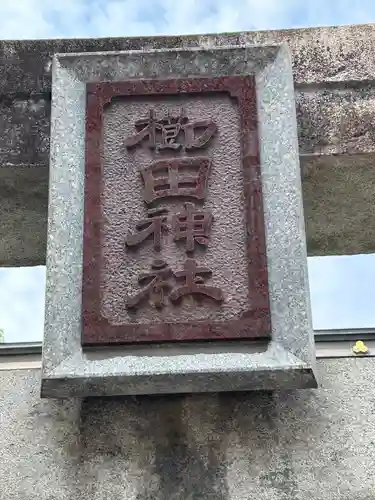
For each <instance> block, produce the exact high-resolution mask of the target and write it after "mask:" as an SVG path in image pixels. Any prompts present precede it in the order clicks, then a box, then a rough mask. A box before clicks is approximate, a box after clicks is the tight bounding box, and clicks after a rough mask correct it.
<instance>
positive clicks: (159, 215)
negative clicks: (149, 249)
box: [125, 208, 168, 252]
mask: <svg viewBox="0 0 375 500" xmlns="http://www.w3.org/2000/svg"><path fill="white" fill-rule="evenodd" d="M167 213H168V210H167V209H166V208H157V209H154V210H148V211H147V219H142V220H141V221H139V222H138V223H137V224H136V226H135V227H136V230H137V232H136V233H134V234H132V233H130V232H129V233H128V235H127V236H126V239H125V243H126V245H127V246H128V247H133V246H137V245H139V244H140V243H142V242H143V241H145V239H147V238H148V237H149V236H151V235H153V237H154V249H155V250H156V251H157V252H160V250H161V234H162V231H163V230H166V229H167V225H166V220H167V217H166V216H165V214H167Z"/></svg>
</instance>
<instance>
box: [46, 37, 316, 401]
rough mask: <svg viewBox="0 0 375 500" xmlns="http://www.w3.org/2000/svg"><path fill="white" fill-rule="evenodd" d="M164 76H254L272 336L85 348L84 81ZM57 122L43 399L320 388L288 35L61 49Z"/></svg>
mask: <svg viewBox="0 0 375 500" xmlns="http://www.w3.org/2000/svg"><path fill="white" fill-rule="evenodd" d="M144 61H147V64H144ZM156 69H157V71H158V72H156ZM156 75H157V77H158V78H169V77H170V78H179V77H183V76H187V77H202V76H207V75H208V76H213V77H215V76H228V75H254V76H255V81H256V94H257V111H258V119H259V128H258V131H259V144H260V159H261V174H262V176H261V177H262V190H263V204H264V217H265V226H266V248H267V267H268V285H269V297H270V308H271V322H272V339H271V341H269V342H267V341H262V342H255V341H251V342H249V341H242V340H238V341H236V342H225V341H222V342H206V343H203V344H202V343H201V342H194V343H177V342H176V343H175V344H174V345H168V344H164V345H160V344H153V345H152V346H147V345H143V346H121V347H120V346H118V347H116V348H115V349H114V348H112V349H110V348H98V347H97V348H86V349H83V348H82V346H81V326H82V265H83V244H82V242H83V211H84V161H85V158H84V134H85V105H86V93H85V89H86V84H87V83H98V82H100V81H103V80H106V81H121V80H129V79H150V78H155V77H156ZM51 123H52V124H51V155H50V174H49V175H50V186H49V212H48V213H49V217H48V245H47V279H46V306H45V332H44V343H43V361H42V374H41V377H42V387H41V394H42V397H59V398H60V397H62V398H64V397H86V396H110V395H130V394H133V395H134V394H162V393H164V394H165V393H186V392H215V391H234V390H242V391H244V390H278V389H290V388H303V387H316V386H317V381H316V377H315V349H314V336H313V329H312V320H311V311H310V298H309V288H308V272H307V252H306V237H305V228H304V220H303V203H302V189H301V173H300V166H299V156H298V141H297V124H296V110H295V100H294V86H293V73H292V64H291V58H290V53H289V50H288V47H287V46H286V45H285V44H282V45H267V46H261V45H256V46H237V47H211V48H207V49H203V48H193V49H181V50H175V49H171V50H168V49H166V50H159V51H150V52H146V51H129V52H112V53H80V54H57V55H55V57H54V61H53V87H52V113H51ZM187 344H189V345H187Z"/></svg>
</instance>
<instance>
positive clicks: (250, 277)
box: [42, 45, 316, 397]
mask: <svg viewBox="0 0 375 500" xmlns="http://www.w3.org/2000/svg"><path fill="white" fill-rule="evenodd" d="M52 78H53V84H52V110H51V160H50V170H49V172H50V174H49V175H50V179H49V210H48V248H47V280H46V307H45V311H46V313H45V318H46V320H45V331H44V342H43V367H42V395H43V396H45V397H72V396H73V397H74V396H78V397H86V396H109V395H111V396H113V395H120V394H162V393H164V394H165V393H183V392H185V393H190V392H207V391H214V392H216V391H233V390H241V391H243V390H277V389H281V388H283V389H288V388H297V387H315V386H316V379H315V373H314V366H315V365H314V336H313V330H312V322H311V315H310V302H309V288H308V273H307V254H306V238H305V231H304V220H303V203H302V190H301V174H300V165H299V155H298V140H297V124H296V113H295V100H294V88H293V73H292V65H291V58H290V54H289V51H288V48H287V47H286V46H285V45H280V46H279V45H274V46H251V47H250V46H241V47H211V48H207V47H200V48H195V49H177V50H174V49H173V50H170V49H165V50H156V51H154V50H150V51H139V52H138V51H123V52H113V53H112V52H111V53H78V54H57V55H55V56H54V61H53V68H52Z"/></svg>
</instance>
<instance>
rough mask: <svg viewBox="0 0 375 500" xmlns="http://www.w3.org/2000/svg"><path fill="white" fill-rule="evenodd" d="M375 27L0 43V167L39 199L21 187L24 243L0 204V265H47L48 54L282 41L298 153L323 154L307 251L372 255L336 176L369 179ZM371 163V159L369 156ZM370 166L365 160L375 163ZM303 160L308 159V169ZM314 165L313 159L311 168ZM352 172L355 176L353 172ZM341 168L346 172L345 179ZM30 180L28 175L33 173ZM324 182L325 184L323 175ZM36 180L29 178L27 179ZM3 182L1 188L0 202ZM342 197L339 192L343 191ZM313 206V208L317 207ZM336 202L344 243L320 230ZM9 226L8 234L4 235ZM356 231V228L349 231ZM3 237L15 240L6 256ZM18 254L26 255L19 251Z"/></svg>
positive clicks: (308, 191)
mask: <svg viewBox="0 0 375 500" xmlns="http://www.w3.org/2000/svg"><path fill="white" fill-rule="evenodd" d="M374 40H375V25H360V26H342V27H330V28H312V29H298V30H282V31H259V32H248V33H236V34H222V35H194V36H183V37H180V36H178V37H177V36H175V37H154V38H152V37H148V38H138V39H136V38H130V39H122V38H117V39H90V40H76V39H72V40H40V41H3V42H1V43H0V98H1V103H0V107H1V111H2V113H1V114H2V119H1V120H0V131H1V134H0V165H1V168H2V169H5V168H10V169H11V174H12V175H14V176H18V168H14V167H19V166H20V165H22V166H23V165H27V166H31V167H33V168H34V166H35V165H41V166H43V168H42V169H41V170H39V171H38V175H39V176H40V177H39V178H40V181H41V192H40V195H41V198H40V199H39V198H37V197H34V198H33V205H35V207H37V208H36V209H35V210H34V209H32V210H30V209H29V208H27V203H28V199H29V198H30V196H32V195H30V193H29V192H28V181H27V179H25V182H26V184H23V183H19V188H18V191H17V198H18V203H19V204H20V205H21V207H22V208H21V209H22V213H23V219H24V221H25V222H24V224H26V225H27V226H28V227H29V228H30V230H31V233H34V237H33V238H32V239H30V240H28V241H26V236H25V233H23V232H22V225H21V224H20V223H19V221H18V219H17V216H16V217H14V216H13V213H15V214H17V213H18V211H19V210H20V207H19V205H18V204H17V203H16V202H14V203H13V202H12V203H11V205H10V206H8V205H7V204H6V203H4V202H1V204H0V209H1V212H2V215H3V219H2V221H3V225H2V227H1V228H0V241H1V242H3V243H2V244H1V245H0V264H2V265H18V264H20V263H21V262H22V263H23V264H41V263H44V260H45V227H46V218H47V210H46V206H47V203H46V199H47V189H45V188H44V189H43V187H42V186H45V187H46V179H47V176H48V172H47V169H48V142H49V113H50V92H51V66H52V56H53V54H54V53H63V52H96V51H123V50H130V49H131V50H152V49H153V48H156V49H161V48H169V49H173V48H181V47H186V48H188V47H198V46H203V47H207V48H209V47H213V46H217V45H219V46H226V45H241V44H270V43H277V44H278V43H282V42H287V43H288V44H289V46H290V49H291V52H292V57H293V70H294V80H295V85H296V105H297V112H298V118H299V139H300V153H301V155H302V156H305V155H307V156H308V157H310V156H315V155H321V156H323V158H322V159H321V160H319V165H320V166H321V168H320V169H319V172H321V173H322V174H321V177H318V176H317V175H315V176H314V184H311V179H310V177H309V176H307V177H305V176H304V177H303V189H304V198H305V206H306V220H307V241H308V250H309V253H310V254H341V253H360V252H371V251H374V250H375V245H374V241H375V228H373V229H372V228H369V227H368V226H364V225H359V223H360V222H361V220H359V219H358V215H357V214H355V213H354V211H353V210H351V209H350V207H351V206H353V205H355V206H360V208H361V212H371V211H372V209H371V206H370V205H369V204H368V203H367V199H366V200H364V199H362V196H361V190H359V191H358V190H357V191H354V190H351V189H350V188H349V187H348V189H347V190H346V191H345V192H344V194H343V195H342V192H341V191H342V187H343V186H342V184H341V177H342V175H347V176H351V175H355V176H357V177H358V181H359V184H361V186H363V185H364V183H365V177H366V172H365V171H363V169H362V166H361V162H360V161H359V160H358V159H357V158H356V155H357V154H363V153H369V154H370V155H373V154H374V146H373V144H374V141H373V137H374V135H375V131H374V130H375V129H374V125H373V123H374V118H375V117H374V106H373V103H374V89H373V80H374V75H375V62H374V58H373V53H374V49H375V47H374V45H375V41H374ZM332 155H335V156H336V155H339V156H338V160H339V161H340V162H342V163H343V165H344V167H343V169H344V170H341V169H339V170H340V171H339V170H337V169H336V170H333V171H332V172H331V171H329V170H330V168H331V167H330V166H331V164H332V161H331V159H330V157H331V156H332ZM374 159H375V158H371V160H374ZM371 160H370V161H371ZM306 161H307V159H306V158H304V163H305V162H306ZM314 165H316V163H315V160H313V161H312V163H311V164H310V166H311V168H314ZM354 170H356V172H355V173H354V174H353V173H352V171H354ZM342 172H344V173H343V174H342ZM30 175H31V177H30V179H31V178H32V177H34V174H30ZM327 176H328V177H329V178H330V185H329V186H327V184H326V182H325V179H326V177H327ZM30 182H32V180H30ZM6 189H7V188H6V186H4V185H3V183H2V182H0V199H1V198H2V195H3V191H4V190H5V191H6ZM339 193H340V195H339ZM316 198H318V199H319V207H320V208H319V210H318V209H317V210H314V211H312V212H310V211H309V207H311V206H316V205H317V201H316ZM332 205H334V206H337V207H338V208H339V212H340V213H341V212H347V213H348V216H349V217H348V218H346V221H345V222H342V223H338V224H337V221H336V218H334V219H333V220H332V224H331V225H332V226H335V227H334V228H333V227H332V228H331V229H330V231H331V232H332V230H334V231H340V233H341V234H342V236H343V237H342V240H341V242H340V243H336V240H335V239H334V238H331V236H330V233H329V232H328V233H327V232H326V217H325V214H326V212H327V211H330V207H331V206H332ZM39 214H40V216H39ZM8 228H11V230H10V232H9V229H8ZM353 228H356V229H355V230H354V232H353ZM7 239H11V240H13V241H15V242H16V241H18V244H17V245H15V246H14V247H13V248H12V251H10V250H9V247H8V245H6V244H5V241H6V240H7ZM21 254H22V257H20V255H21Z"/></svg>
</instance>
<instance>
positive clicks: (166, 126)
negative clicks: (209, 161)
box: [125, 109, 217, 151]
mask: <svg viewBox="0 0 375 500" xmlns="http://www.w3.org/2000/svg"><path fill="white" fill-rule="evenodd" d="M134 125H135V128H136V129H137V130H138V131H137V132H136V133H135V134H134V135H132V136H130V137H127V138H126V139H125V145H126V146H127V147H128V148H132V147H135V146H137V145H138V144H140V143H141V142H142V141H144V140H145V139H148V143H147V144H148V147H150V148H151V149H155V150H156V151H160V150H163V149H171V150H178V149H180V148H182V149H185V150H190V149H197V148H201V147H203V146H205V145H206V144H207V143H208V141H209V140H210V139H211V137H212V136H213V135H214V134H215V132H216V130H217V127H216V124H215V123H214V122H213V121H212V120H196V121H193V122H190V121H189V118H188V117H187V116H186V114H185V111H184V109H182V110H181V113H180V114H178V115H173V114H170V113H167V114H166V115H165V116H162V117H161V118H157V116H156V112H155V110H154V109H150V110H149V113H148V116H147V117H146V118H141V119H139V120H137V121H136V122H135V124H134ZM199 132H200V133H199ZM181 135H183V138H180V136H181Z"/></svg>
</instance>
